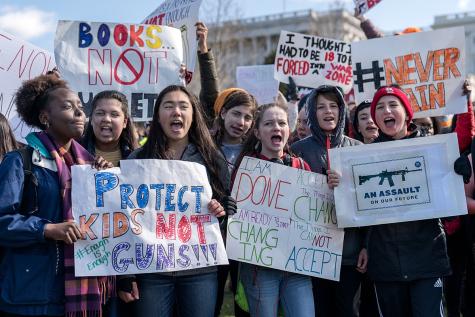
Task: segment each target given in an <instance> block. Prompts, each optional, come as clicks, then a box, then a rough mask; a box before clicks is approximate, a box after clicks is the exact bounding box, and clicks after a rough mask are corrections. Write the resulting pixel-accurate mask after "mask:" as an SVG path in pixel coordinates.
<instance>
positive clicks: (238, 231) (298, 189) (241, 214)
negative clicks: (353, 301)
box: [226, 157, 345, 281]
mask: <svg viewBox="0 0 475 317" xmlns="http://www.w3.org/2000/svg"><path fill="white" fill-rule="evenodd" d="M232 196H233V197H234V198H235V199H236V201H237V204H238V212H237V213H236V214H235V215H233V216H231V217H229V219H228V231H227V232H228V234H227V240H226V250H227V253H228V257H229V258H230V259H234V260H237V261H241V262H246V263H251V264H255V265H259V266H264V267H269V268H273V269H278V270H283V271H288V272H293V273H298V274H304V275H310V276H316V277H320V278H324V279H330V280H335V281H338V280H339V278H340V267H341V259H342V258H341V257H342V251H343V238H344V234H345V233H344V231H343V230H342V229H338V228H337V226H336V214H335V204H334V200H333V191H332V190H330V189H329V188H328V185H327V184H326V177H325V176H324V175H320V174H316V173H312V172H308V171H305V170H301V169H296V168H292V167H287V166H284V165H281V164H276V163H271V162H269V161H263V160H259V159H256V158H251V157H245V158H244V159H243V161H242V163H241V165H240V166H239V169H238V171H237V174H236V178H235V181H234V186H233V190H232Z"/></svg>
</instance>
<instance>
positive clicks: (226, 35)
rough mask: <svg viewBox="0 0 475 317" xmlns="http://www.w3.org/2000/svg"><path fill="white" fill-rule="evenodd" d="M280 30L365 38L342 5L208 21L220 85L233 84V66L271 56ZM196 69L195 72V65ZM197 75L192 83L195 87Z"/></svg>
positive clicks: (209, 41)
mask: <svg viewBox="0 0 475 317" xmlns="http://www.w3.org/2000/svg"><path fill="white" fill-rule="evenodd" d="M281 30H286V31H292V32H298V33H305V34H312V35H319V36H324V37H328V38H334V39H338V40H343V41H347V42H352V41H356V40H360V39H364V38H365V35H364V33H363V31H362V30H361V29H360V26H359V21H358V20H357V19H356V18H355V17H354V16H353V14H352V13H350V12H348V11H346V10H344V9H339V10H331V11H326V12H317V11H314V10H303V11H295V12H288V13H281V14H273V15H266V16H261V17H254V18H247V19H242V20H236V21H228V22H224V23H222V24H220V25H210V26H209V39H208V43H209V44H208V46H209V47H211V48H212V50H213V52H214V54H215V57H216V60H217V67H218V73H219V78H220V86H221V88H222V89H224V88H228V87H230V86H233V85H235V73H236V66H245V65H258V64H263V63H264V61H265V59H266V58H270V57H271V56H272V55H273V54H274V52H275V50H276V48H277V44H278V41H279V36H280V31H281ZM196 71H197V73H198V67H197V69H196ZM197 75H198V74H197ZM196 77H198V76H196ZM197 79H198V78H196V79H194V80H193V84H192V87H195V89H194V90H195V91H196V88H197V83H199V81H198V80H197Z"/></svg>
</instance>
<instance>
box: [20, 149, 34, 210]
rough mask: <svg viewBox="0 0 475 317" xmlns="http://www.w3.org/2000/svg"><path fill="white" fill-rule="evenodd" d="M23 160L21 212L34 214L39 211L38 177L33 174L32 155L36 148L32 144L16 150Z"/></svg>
mask: <svg viewBox="0 0 475 317" xmlns="http://www.w3.org/2000/svg"><path fill="white" fill-rule="evenodd" d="M16 151H17V152H18V153H19V154H20V156H21V160H22V162H23V174H24V181H23V192H22V196H21V203H20V212H21V213H22V214H29V215H32V214H34V213H35V212H37V211H38V190H37V187H38V179H37V178H36V176H35V175H34V174H33V162H32V156H33V151H34V149H33V148H32V147H31V146H26V147H24V148H21V149H18V150H16Z"/></svg>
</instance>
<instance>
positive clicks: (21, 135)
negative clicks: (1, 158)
mask: <svg viewBox="0 0 475 317" xmlns="http://www.w3.org/2000/svg"><path fill="white" fill-rule="evenodd" d="M55 66H56V65H55V63H54V59H53V58H52V55H51V54H50V53H49V52H47V51H45V50H43V49H41V48H39V47H36V46H34V45H33V44H30V43H28V42H25V41H22V40H20V39H18V38H16V37H15V36H13V35H11V34H8V33H7V32H4V31H2V30H0V112H1V113H2V114H3V115H4V116H5V117H6V118H7V119H8V121H9V122H10V126H11V127H12V129H13V133H14V134H15V137H16V139H17V141H21V142H25V137H26V136H27V135H28V133H29V132H31V131H32V130H33V129H32V128H31V127H29V126H27V125H26V123H25V122H24V121H22V120H21V119H20V118H19V117H18V113H17V112H16V105H15V100H14V94H15V92H16V90H17V89H18V88H20V86H21V83H22V82H23V81H24V80H29V79H32V78H35V77H36V76H39V75H43V74H46V72H48V71H49V70H52V69H53V68H54V67H55Z"/></svg>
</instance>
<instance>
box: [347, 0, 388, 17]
mask: <svg viewBox="0 0 475 317" xmlns="http://www.w3.org/2000/svg"><path fill="white" fill-rule="evenodd" d="M353 1H354V2H355V8H356V10H357V12H358V15H360V14H365V13H366V12H368V11H369V10H370V9H372V8H373V7H374V6H375V5H377V4H378V3H380V2H381V0H353Z"/></svg>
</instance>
